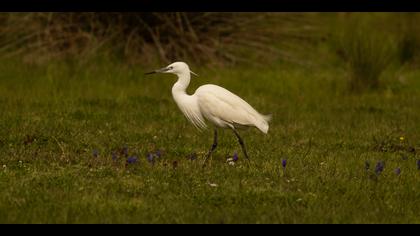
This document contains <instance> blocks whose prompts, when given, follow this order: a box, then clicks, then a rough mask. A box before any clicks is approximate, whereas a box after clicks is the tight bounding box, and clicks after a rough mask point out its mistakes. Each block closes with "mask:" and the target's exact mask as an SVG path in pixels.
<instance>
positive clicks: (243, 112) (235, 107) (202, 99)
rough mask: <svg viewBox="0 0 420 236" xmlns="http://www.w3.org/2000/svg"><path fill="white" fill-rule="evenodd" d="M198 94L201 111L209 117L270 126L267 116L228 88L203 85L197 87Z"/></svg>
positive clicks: (232, 122)
mask: <svg viewBox="0 0 420 236" xmlns="http://www.w3.org/2000/svg"><path fill="white" fill-rule="evenodd" d="M196 95H197V97H198V105H199V107H200V110H201V113H202V114H203V115H204V116H205V117H206V118H208V119H211V118H212V117H213V118H217V119H221V120H223V121H225V122H227V123H229V124H231V125H234V124H239V125H246V126H250V125H254V126H257V127H259V126H261V125H263V126H264V125H266V126H268V125H267V120H266V117H264V116H263V115H261V114H260V113H258V112H257V111H256V110H255V109H254V108H253V107H251V105H249V104H248V103H247V102H245V101H244V100H243V99H242V98H240V97H239V96H237V95H235V94H233V93H232V92H230V91H229V90H227V89H224V88H222V87H219V86H216V85H203V86H201V87H200V88H198V89H197V91H196ZM264 129H265V128H264ZM267 129H268V128H267Z"/></svg>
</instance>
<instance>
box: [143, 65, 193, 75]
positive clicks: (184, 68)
mask: <svg viewBox="0 0 420 236" xmlns="http://www.w3.org/2000/svg"><path fill="white" fill-rule="evenodd" d="M154 73H171V74H175V75H181V74H185V73H191V74H193V75H195V76H198V75H197V74H196V73H194V72H192V71H191V70H190V68H189V67H188V65H187V63H185V62H174V63H172V64H170V65H168V66H166V67H163V68H161V69H158V70H154V71H152V72H148V73H145V74H146V75H148V74H154Z"/></svg>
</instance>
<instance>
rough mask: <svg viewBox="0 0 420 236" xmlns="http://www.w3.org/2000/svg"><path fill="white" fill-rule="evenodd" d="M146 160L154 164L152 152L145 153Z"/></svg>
mask: <svg viewBox="0 0 420 236" xmlns="http://www.w3.org/2000/svg"><path fill="white" fill-rule="evenodd" d="M147 161H148V162H149V163H150V164H154V163H155V159H154V157H153V154H152V153H150V152H149V153H148V154H147Z"/></svg>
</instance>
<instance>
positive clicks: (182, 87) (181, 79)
mask: <svg viewBox="0 0 420 236" xmlns="http://www.w3.org/2000/svg"><path fill="white" fill-rule="evenodd" d="M190 80H191V75H190V73H189V72H188V73H182V74H178V81H177V82H176V83H175V84H174V86H173V87H172V94H173V95H174V97H175V96H176V95H180V94H186V93H187V92H186V91H187V88H188V85H189V84H190Z"/></svg>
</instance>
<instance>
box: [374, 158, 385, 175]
mask: <svg viewBox="0 0 420 236" xmlns="http://www.w3.org/2000/svg"><path fill="white" fill-rule="evenodd" d="M384 167H385V163H384V162H383V161H379V162H378V163H377V164H376V168H375V173H376V174H377V175H379V174H380V173H381V172H382V171H383V170H384Z"/></svg>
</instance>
